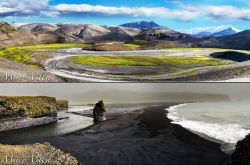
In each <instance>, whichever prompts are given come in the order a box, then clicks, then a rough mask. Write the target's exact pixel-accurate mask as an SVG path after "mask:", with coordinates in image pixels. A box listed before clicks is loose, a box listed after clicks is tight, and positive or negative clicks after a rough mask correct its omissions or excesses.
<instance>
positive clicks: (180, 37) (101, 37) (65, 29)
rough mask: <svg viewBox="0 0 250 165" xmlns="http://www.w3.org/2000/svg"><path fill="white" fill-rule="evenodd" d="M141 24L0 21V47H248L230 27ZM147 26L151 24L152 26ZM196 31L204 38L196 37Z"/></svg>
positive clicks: (249, 37)
mask: <svg viewBox="0 0 250 165" xmlns="http://www.w3.org/2000/svg"><path fill="white" fill-rule="evenodd" d="M145 23H146V22H145V21H140V22H137V23H135V22H134V23H129V24H130V25H131V26H130V25H128V24H127V25H123V26H107V25H106V26H99V25H96V24H91V23H62V24H49V23H31V24H25V25H21V26H17V27H13V26H11V25H10V24H7V23H4V22H1V23H0V48H4V47H9V46H16V45H31V44H40V43H69V42H71V43H72V42H73V43H86V42H88V43H89V42H91V43H92V42H94V43H96V42H103V41H104V42H112V41H119V42H128V43H131V41H132V42H133V41H136V40H144V41H147V42H144V47H143V48H145V49H160V48H168V47H216V48H231V49H250V44H249V43H250V30H245V31H239V30H238V29H236V28H234V27H233V26H221V27H210V28H203V29H201V28H199V29H198V28H196V29H195V30H194V29H193V30H189V31H183V30H181V31H175V30H172V29H170V28H167V27H162V26H159V25H154V22H147V23H149V24H145ZM132 25H135V26H132ZM148 25H152V27H151V26H148ZM124 26H130V27H124ZM135 27H137V28H135ZM184 32H185V33H184ZM186 33H188V34H186ZM197 34H199V35H198V36H205V37H197ZM201 34H202V35H201ZM204 34H206V35H204Z"/></svg>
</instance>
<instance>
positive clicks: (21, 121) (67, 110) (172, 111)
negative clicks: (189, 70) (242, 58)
mask: <svg viewBox="0 0 250 165" xmlns="http://www.w3.org/2000/svg"><path fill="white" fill-rule="evenodd" d="M249 134H250V84H247V83H246V84H244V83H235V84H233V83H180V84H175V83H153V84H147V83H136V84H132V83H104V84H100V83H99V84H98V83H97V84H95V83H87V84H70V83H69V84H22V83H19V84H0V164H1V165H2V164H3V165H5V164H6V165H9V164H13V165H19V164H20V165H23V164H29V165H32V164H36V165H40V164H41V165H61V164H62V165H78V164H82V165H241V164H242V165H245V164H249V162H250V135H249Z"/></svg>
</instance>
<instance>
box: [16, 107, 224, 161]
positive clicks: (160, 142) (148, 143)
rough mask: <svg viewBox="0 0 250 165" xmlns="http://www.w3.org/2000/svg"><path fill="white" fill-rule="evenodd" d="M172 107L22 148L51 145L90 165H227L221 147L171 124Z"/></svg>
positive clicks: (118, 117) (111, 119) (111, 118)
mask: <svg viewBox="0 0 250 165" xmlns="http://www.w3.org/2000/svg"><path fill="white" fill-rule="evenodd" d="M172 105H175V104H174V103H173V104H166V105H160V106H148V107H146V108H140V109H138V110H135V111H129V112H127V113H120V114H117V113H116V114H108V115H107V120H106V121H105V122H102V123H99V124H97V125H93V126H90V127H88V128H86V129H83V130H80V131H76V132H74V133H70V134H67V135H61V136H55V137H49V138H42V139H36V140H29V141H23V142H21V143H20V144H32V143H36V142H49V143H50V144H52V145H53V146H55V147H57V148H59V149H61V150H63V151H64V152H67V153H70V154H72V155H73V156H74V157H76V159H77V160H78V161H79V162H81V163H83V164H86V165H92V164H95V165H106V164H121V165H122V164H166V163H167V164H172V165H175V164H176V165H177V164H178V165H181V164H185V165H189V164H190V165H191V164H192V165H195V164H197V165H199V164H205V165H213V164H223V162H225V161H226V160H227V159H228V158H229V155H227V154H225V153H223V152H222V151H221V150H220V145H219V144H217V143H214V142H211V141H207V140H205V139H203V138H201V137H200V136H198V135H196V134H193V133H191V132H189V131H188V130H186V129H184V128H182V127H181V126H178V125H174V124H171V120H170V119H168V118H167V117H166V111H165V110H164V109H165V108H167V107H169V106H172ZM65 144H67V145H65ZM211 158H213V159H211Z"/></svg>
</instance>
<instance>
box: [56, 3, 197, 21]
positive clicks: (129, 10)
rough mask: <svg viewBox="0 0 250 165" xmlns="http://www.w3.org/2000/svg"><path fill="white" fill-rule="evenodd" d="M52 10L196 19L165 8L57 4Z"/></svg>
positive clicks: (179, 11) (193, 15)
mask: <svg viewBox="0 0 250 165" xmlns="http://www.w3.org/2000/svg"><path fill="white" fill-rule="evenodd" d="M52 9H53V10H55V11H58V12H62V13H82V14H85V13H100V14H108V15H131V16H146V17H152V16H158V17H173V18H178V19H181V20H189V19H192V18H194V17H196V14H195V13H194V12H191V11H189V10H170V9H168V8H165V7H153V8H148V7H108V6H99V5H97V6H92V5H87V4H82V5H75V4H59V5H56V6H53V7H52Z"/></svg>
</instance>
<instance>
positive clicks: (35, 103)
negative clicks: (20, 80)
mask: <svg viewBox="0 0 250 165" xmlns="http://www.w3.org/2000/svg"><path fill="white" fill-rule="evenodd" d="M56 115H57V104H56V98H54V97H43V96H38V97H29V96H27V97H26V96H20V97H8V96H1V97H0V119H4V118H13V117H33V118H38V117H44V116H51V117H54V116H56Z"/></svg>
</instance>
